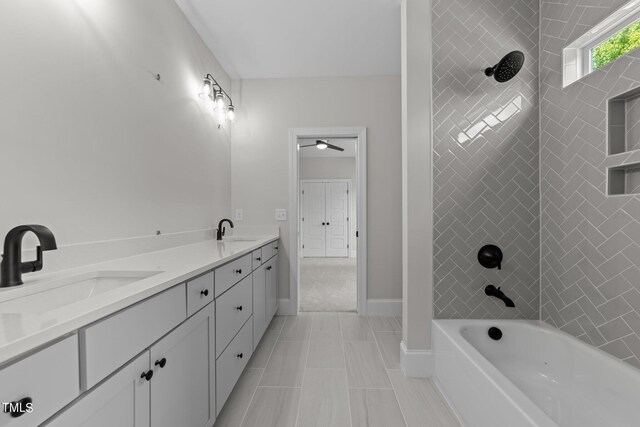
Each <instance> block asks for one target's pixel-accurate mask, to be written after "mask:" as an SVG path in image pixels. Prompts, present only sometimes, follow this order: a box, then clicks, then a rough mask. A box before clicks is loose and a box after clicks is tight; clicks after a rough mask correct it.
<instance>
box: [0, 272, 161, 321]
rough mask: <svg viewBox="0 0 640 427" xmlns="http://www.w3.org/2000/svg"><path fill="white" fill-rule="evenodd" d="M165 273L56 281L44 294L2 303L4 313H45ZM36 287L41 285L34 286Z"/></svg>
mask: <svg viewBox="0 0 640 427" xmlns="http://www.w3.org/2000/svg"><path fill="white" fill-rule="evenodd" d="M160 273H162V271H93V272H90V273H85V274H82V275H79V276H75V277H70V278H66V279H60V280H56V281H55V283H54V282H52V283H51V284H50V286H47V288H44V289H42V290H40V291H36V290H35V289H33V290H34V291H35V292H33V293H31V294H28V295H24V296H19V297H16V298H14V299H10V300H8V301H6V302H0V313H16V312H21V313H25V312H27V313H45V312H48V311H53V310H56V309H59V308H61V307H64V306H66V305H70V304H74V303H77V302H80V301H85V300H88V299H90V298H93V297H95V296H98V295H101V294H104V293H106V292H109V291H112V290H115V289H119V288H122V287H124V286H127V285H130V284H132V283H134V282H138V281H140V280H144V279H147V278H149V277H151V276H155V275H156V274H160ZM35 286H38V285H34V288H35Z"/></svg>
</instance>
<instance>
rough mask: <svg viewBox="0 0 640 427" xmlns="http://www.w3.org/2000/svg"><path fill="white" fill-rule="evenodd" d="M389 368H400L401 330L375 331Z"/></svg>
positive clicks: (385, 363) (386, 365)
mask: <svg viewBox="0 0 640 427" xmlns="http://www.w3.org/2000/svg"><path fill="white" fill-rule="evenodd" d="M374 335H375V337H376V341H377V342H378V347H379V349H380V352H381V353H382V360H383V361H384V365H385V367H386V368H387V369H400V341H402V333H401V332H374Z"/></svg>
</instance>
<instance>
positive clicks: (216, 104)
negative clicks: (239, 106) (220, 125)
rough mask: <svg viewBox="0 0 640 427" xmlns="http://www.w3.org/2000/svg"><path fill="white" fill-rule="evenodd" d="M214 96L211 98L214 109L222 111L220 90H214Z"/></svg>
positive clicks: (222, 100) (222, 96)
mask: <svg viewBox="0 0 640 427" xmlns="http://www.w3.org/2000/svg"><path fill="white" fill-rule="evenodd" d="M215 94H216V95H215V97H214V99H213V102H214V107H213V108H214V109H215V110H216V111H223V110H224V95H222V92H221V91H216V92H215Z"/></svg>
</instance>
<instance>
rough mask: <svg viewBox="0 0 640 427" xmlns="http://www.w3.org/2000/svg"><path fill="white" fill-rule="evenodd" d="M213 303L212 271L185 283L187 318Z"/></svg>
mask: <svg viewBox="0 0 640 427" xmlns="http://www.w3.org/2000/svg"><path fill="white" fill-rule="evenodd" d="M211 301H213V271H211V272H209V273H207V274H205V275H204V276H200V277H196V278H195V279H193V280H189V281H188V282H187V317H190V316H192V315H193V314H194V313H195V312H196V311H198V310H200V309H201V308H202V307H204V306H205V305H207V304H209V303H210V302H211Z"/></svg>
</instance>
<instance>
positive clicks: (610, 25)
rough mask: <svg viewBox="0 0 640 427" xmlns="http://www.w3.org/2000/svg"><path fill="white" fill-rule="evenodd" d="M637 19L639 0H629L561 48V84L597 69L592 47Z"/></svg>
mask: <svg viewBox="0 0 640 427" xmlns="http://www.w3.org/2000/svg"><path fill="white" fill-rule="evenodd" d="M638 21H640V0H631V1H629V2H628V3H626V4H625V5H623V6H622V7H620V8H619V9H617V10H616V11H615V12H613V13H612V14H610V15H609V16H607V17H606V18H605V19H603V20H602V21H600V22H599V23H598V24H596V25H594V26H593V27H592V28H591V29H589V31H587V32H586V33H585V34H583V35H582V36H580V37H579V38H577V39H576V40H575V41H573V42H572V43H570V44H569V45H567V46H566V47H565V48H564V49H563V50H562V65H563V68H562V82H563V83H562V86H563V87H567V86H569V85H570V84H572V83H574V82H576V81H578V80H580V79H582V78H583V77H585V76H587V75H589V74H591V73H592V72H594V71H597V70H594V69H593V49H595V48H596V47H598V46H599V45H600V44H602V43H604V42H605V41H607V40H609V39H611V38H613V37H615V36H616V35H617V34H618V33H620V32H621V31H623V30H624V29H625V28H627V27H629V26H631V25H633V24H634V23H636V22H638ZM623 56H624V55H623ZM618 59H619V58H618ZM614 61H615V60H614ZM614 61H611V62H614ZM611 62H609V64H610V63H611Z"/></svg>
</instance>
